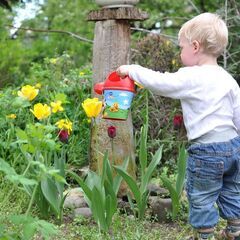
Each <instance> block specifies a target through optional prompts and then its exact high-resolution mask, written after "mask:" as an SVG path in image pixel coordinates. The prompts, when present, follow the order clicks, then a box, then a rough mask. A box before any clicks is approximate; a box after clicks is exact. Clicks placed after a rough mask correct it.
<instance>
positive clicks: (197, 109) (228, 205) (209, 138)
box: [116, 13, 240, 240]
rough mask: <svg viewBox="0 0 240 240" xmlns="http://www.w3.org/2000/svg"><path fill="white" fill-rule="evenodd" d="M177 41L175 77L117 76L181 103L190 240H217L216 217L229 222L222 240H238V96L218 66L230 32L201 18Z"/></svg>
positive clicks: (128, 68) (124, 70)
mask: <svg viewBox="0 0 240 240" xmlns="http://www.w3.org/2000/svg"><path fill="white" fill-rule="evenodd" d="M178 40H179V46H180V48H181V60H182V63H183V65H185V67H182V68H180V69H179V70H178V71H177V72H175V73H168V72H165V73H161V72H156V71H152V70H150V69H147V68H144V67H141V66H139V65H122V66H120V67H119V68H118V69H117V70H116V71H117V73H118V74H119V75H120V76H121V77H124V76H126V75H129V76H130V78H132V79H133V80H134V81H136V82H137V83H139V84H141V85H143V86H144V87H146V88H148V89H150V90H151V91H152V92H154V93H156V94H158V95H161V96H165V97H170V98H174V99H180V102H181V107H182V112H183V119H184V124H185V127H186V130H187V137H188V140H189V142H190V147H189V148H188V154H189V157H188V163H187V183H186V191H187V196H188V201H189V222H190V224H191V225H192V227H193V228H194V230H195V237H193V238H191V239H215V238H214V235H213V234H214V227H215V226H216V224H217V223H218V220H219V215H220V216H221V217H222V218H224V219H226V220H227V227H226V229H225V230H223V231H222V239H229V240H230V239H235V240H236V239H240V137H239V136H238V133H239V132H240V90H239V86H238V84H237V83H236V81H235V80H234V79H233V77H232V76H231V75H230V74H229V73H228V72H227V71H226V70H224V69H223V68H222V67H221V66H219V65H218V63H217V58H218V57H219V56H220V55H221V54H222V53H223V51H224V49H225V48H226V46H227V43H228V29H227V26H226V24H225V22H224V21H223V20H222V19H221V18H220V17H219V16H218V15H216V14H213V13H202V14H200V15H198V16H196V17H194V18H192V19H191V20H189V21H188V22H186V23H185V24H184V25H183V26H182V28H181V29H180V31H179V34H178ZM216 204H217V207H216Z"/></svg>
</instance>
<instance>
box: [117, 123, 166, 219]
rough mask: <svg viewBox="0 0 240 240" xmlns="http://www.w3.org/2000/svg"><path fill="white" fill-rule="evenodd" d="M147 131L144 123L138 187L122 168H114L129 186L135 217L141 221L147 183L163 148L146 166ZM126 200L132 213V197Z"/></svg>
mask: <svg viewBox="0 0 240 240" xmlns="http://www.w3.org/2000/svg"><path fill="white" fill-rule="evenodd" d="M147 129H148V125H147V123H146V124H145V125H144V126H143V127H142V129H141V142H140V153H139V157H140V167H141V175H140V179H141V183H140V186H138V184H137V182H136V180H135V179H133V177H132V176H130V175H129V174H128V173H127V172H126V170H124V169H123V168H121V167H119V166H114V168H115V169H116V171H117V173H118V174H119V175H120V176H122V178H123V179H124V180H125V181H126V183H127V185H128V186H129V188H130V190H131V192H132V194H133V196H134V199H135V201H136V205H137V217H138V218H139V219H141V220H142V219H143V218H144V214H145V210H146V207H147V199H148V189H147V186H148V183H149V182H150V178H151V176H152V173H153V171H154V170H155V168H156V167H157V165H158V164H159V162H160V160H161V157H162V148H163V146H160V148H159V149H158V151H157V152H156V153H155V155H154V156H153V159H152V161H151V162H150V164H149V165H148V164H147V154H146V145H147V141H146V139H147ZM128 199H129V202H130V204H131V206H132V210H133V211H134V209H135V208H134V205H133V201H132V197H131V195H130V194H128Z"/></svg>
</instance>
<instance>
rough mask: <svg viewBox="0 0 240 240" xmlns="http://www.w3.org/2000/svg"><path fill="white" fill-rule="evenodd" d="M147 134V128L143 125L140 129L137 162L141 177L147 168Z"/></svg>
mask: <svg viewBox="0 0 240 240" xmlns="http://www.w3.org/2000/svg"><path fill="white" fill-rule="evenodd" d="M147 132H148V126H147V125H146V124H144V125H143V126H142V128H141V137H140V138H141V140H140V152H139V160H140V166H141V175H142V176H143V174H144V172H145V169H146V167H147Z"/></svg>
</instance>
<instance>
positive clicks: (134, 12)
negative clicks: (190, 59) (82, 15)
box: [88, 7, 147, 196]
mask: <svg viewBox="0 0 240 240" xmlns="http://www.w3.org/2000/svg"><path fill="white" fill-rule="evenodd" d="M146 18H147V14H146V13H144V12H141V11H140V10H139V9H137V8H135V7H132V8H114V9H100V10H94V11H91V12H90V13H89V15H88V20H89V21H95V22H96V25H95V33H94V45H93V84H96V83H98V82H102V81H104V80H105V79H106V78H107V76H108V74H109V73H110V72H112V71H114V70H116V68H117V67H118V66H120V65H122V64H128V63H129V58H130V42H131V40H130V34H131V32H130V21H133V20H144V19H146ZM92 95H93V96H94V97H98V98H99V97H100V96H99V95H96V94H95V93H94V92H92ZM111 125H112V126H115V127H116V129H117V135H116V137H115V138H114V139H113V148H114V149H113V151H112V147H111V139H110V138H109V137H108V134H107V129H108V127H109V126H111ZM106 151H108V153H109V159H110V160H111V161H114V164H116V165H121V164H122V163H123V161H124V159H125V158H126V157H129V167H128V172H129V174H131V175H132V176H134V177H135V156H134V153H135V146H134V136H133V126H132V118H131V113H130V114H129V116H128V119H127V120H126V121H112V120H106V119H102V118H101V117H99V118H97V119H96V122H95V124H94V126H93V127H92V131H91V146H90V164H89V165H90V169H91V170H94V171H98V170H100V171H101V169H102V160H103V155H104V153H105V152H106ZM126 190H127V187H126V185H125V184H122V185H121V187H120V191H119V194H118V195H119V196H123V195H125V194H126Z"/></svg>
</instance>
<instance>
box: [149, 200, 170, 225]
mask: <svg viewBox="0 0 240 240" xmlns="http://www.w3.org/2000/svg"><path fill="white" fill-rule="evenodd" d="M149 205H150V207H151V210H152V215H153V216H154V217H156V218H157V221H158V222H167V221H168V213H169V212H171V211H172V200H171V198H160V197H158V196H150V197H149Z"/></svg>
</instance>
